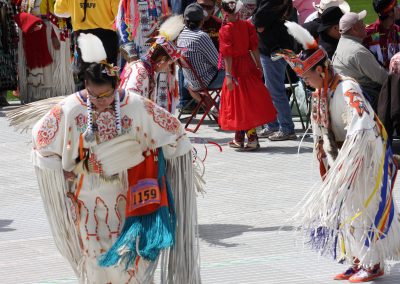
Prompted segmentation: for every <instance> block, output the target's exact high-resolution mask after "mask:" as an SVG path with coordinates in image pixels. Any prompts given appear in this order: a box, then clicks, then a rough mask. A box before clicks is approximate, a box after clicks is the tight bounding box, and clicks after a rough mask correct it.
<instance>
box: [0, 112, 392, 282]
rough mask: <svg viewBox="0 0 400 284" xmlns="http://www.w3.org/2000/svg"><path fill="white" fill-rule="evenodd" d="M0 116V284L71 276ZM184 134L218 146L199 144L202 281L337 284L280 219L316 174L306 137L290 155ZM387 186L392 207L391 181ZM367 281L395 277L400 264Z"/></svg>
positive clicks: (209, 131)
mask: <svg viewBox="0 0 400 284" xmlns="http://www.w3.org/2000/svg"><path fill="white" fill-rule="evenodd" d="M4 113H5V112H4V111H2V110H0V133H1V135H0V283H4V284H12V283H18V284H21V283H42V284H44V283H76V279H75V278H74V275H73V272H72V270H71V269H70V268H69V266H68V264H67V263H66V262H65V261H64V260H63V258H62V257H61V256H60V255H59V253H58V252H57V250H56V248H55V246H54V243H53V240H52V237H51V235H50V231H49V227H48V225H47V221H46V216H45V214H44V210H43V206H42V203H41V199H40V196H39V191H38V189H37V183H36V180H35V176H34V171H33V168H32V166H31V163H30V156H29V153H30V145H29V139H30V137H29V135H27V134H19V133H16V132H14V131H13V130H12V129H10V128H9V127H8V125H7V122H6V120H5V118H4V117H3V116H4ZM300 132H301V131H300V130H299V133H300ZM193 136H194V137H197V138H202V139H203V141H207V140H209V141H213V142H217V143H220V144H221V145H222V148H223V151H222V152H219V150H218V148H217V147H215V146H212V145H209V146H208V156H207V160H206V163H205V164H206V176H205V178H206V180H207V193H206V194H205V195H204V196H202V197H200V198H199V201H198V206H199V224H200V228H199V231H200V245H201V262H202V264H201V266H202V278H203V283H205V284H217V283H224V284H231V283H238V284H239V283H240V284H250V283H259V284H274V283H299V284H300V283H304V284H305V283H312V284H314V283H315V284H317V283H324V284H325V283H338V282H335V281H332V280H331V278H332V276H333V275H334V274H335V273H337V272H339V271H341V270H342V269H343V268H344V267H343V266H341V265H339V264H336V263H335V262H333V261H332V260H331V259H325V258H320V257H319V256H318V255H317V254H316V253H314V252H311V251H310V250H309V249H308V248H307V247H303V245H302V242H301V241H296V238H295V235H294V234H293V233H292V231H291V230H292V227H291V226H290V223H287V222H286V220H287V219H288V218H289V217H290V216H291V215H292V214H293V213H292V212H291V210H292V208H293V207H294V206H295V205H296V204H297V203H298V202H299V201H300V200H301V199H302V197H303V195H304V194H305V193H306V192H307V191H308V190H309V189H310V187H311V186H312V185H313V184H314V183H315V182H316V181H318V176H317V175H316V172H317V168H316V164H315V163H314V160H313V157H312V144H311V142H310V140H309V139H306V141H305V142H303V145H302V148H301V151H300V154H299V155H298V154H297V150H298V146H299V141H289V142H288V141H286V142H266V141H263V142H262V143H261V146H262V149H261V151H259V152H256V153H238V152H235V151H233V150H231V149H229V148H228V147H227V146H226V142H227V141H228V140H229V138H230V137H231V134H230V133H225V132H221V131H219V130H218V128H217V127H216V126H215V125H213V124H209V125H205V126H202V127H201V128H200V130H199V132H198V134H196V135H193ZM199 140H200V139H197V140H196V141H195V142H196V148H197V149H198V151H199V153H200V155H201V156H202V155H204V146H203V145H201V144H198V142H199ZM395 192H396V197H397V201H398V204H399V201H400V196H399V183H397V185H396V189H395ZM282 226H284V227H282ZM399 237H400V236H399ZM376 283H382V284H383V283H385V284H394V283H400V263H397V264H394V265H393V267H392V269H391V274H390V275H389V274H388V275H387V276H386V277H385V278H384V279H382V280H379V281H376Z"/></svg>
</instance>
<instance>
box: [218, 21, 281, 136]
mask: <svg viewBox="0 0 400 284" xmlns="http://www.w3.org/2000/svg"><path fill="white" fill-rule="evenodd" d="M219 46H220V52H221V54H222V56H223V57H232V70H231V74H232V76H233V77H235V78H236V79H237V81H238V83H239V84H238V85H236V84H235V83H234V84H233V85H234V89H233V90H232V91H229V90H228V88H227V86H226V79H225V81H224V84H223V86H222V94H221V105H220V117H219V123H220V126H221V128H222V129H224V130H249V129H252V128H254V127H257V126H261V125H263V124H266V123H268V122H271V121H274V120H275V117H276V110H275V108H274V106H273V104H272V100H271V96H270V94H269V92H268V90H267V88H266V87H265V85H264V83H263V81H262V77H261V76H262V74H261V72H260V71H259V70H258V69H257V67H256V64H255V63H254V61H253V59H252V57H251V55H250V52H249V50H254V49H256V48H257V46H258V38H257V34H256V30H255V28H254V26H253V25H252V24H251V23H250V22H247V21H243V20H238V21H236V22H229V23H227V24H226V25H224V26H223V27H222V28H221V29H220V31H219Z"/></svg>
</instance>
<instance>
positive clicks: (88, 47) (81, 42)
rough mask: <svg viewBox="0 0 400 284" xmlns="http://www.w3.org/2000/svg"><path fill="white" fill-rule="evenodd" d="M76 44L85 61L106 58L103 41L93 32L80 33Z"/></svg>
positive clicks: (89, 61)
mask: <svg viewBox="0 0 400 284" xmlns="http://www.w3.org/2000/svg"><path fill="white" fill-rule="evenodd" d="M78 46H79V48H80V50H81V53H82V60H83V61H84V62H86V63H99V62H100V61H102V60H106V59H107V53H106V50H105V49H104V46H103V43H102V42H101V40H100V39H99V38H98V37H97V36H95V35H94V34H84V33H81V34H80V35H79V37H78Z"/></svg>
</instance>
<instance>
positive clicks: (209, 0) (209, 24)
mask: <svg viewBox="0 0 400 284" xmlns="http://www.w3.org/2000/svg"><path fill="white" fill-rule="evenodd" d="M215 1H216V0H197V4H199V5H200V6H201V7H202V8H203V10H204V12H205V14H206V16H205V17H204V24H203V26H202V28H201V30H202V31H203V32H205V33H207V34H208V36H209V37H210V38H211V40H212V42H213V43H214V45H215V47H216V48H217V50H219V29H220V28H221V26H222V20H221V19H220V18H218V17H216V16H215V15H214V12H215Z"/></svg>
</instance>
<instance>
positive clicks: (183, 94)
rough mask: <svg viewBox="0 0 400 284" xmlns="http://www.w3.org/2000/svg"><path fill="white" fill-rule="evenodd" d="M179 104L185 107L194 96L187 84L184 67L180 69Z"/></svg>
mask: <svg viewBox="0 0 400 284" xmlns="http://www.w3.org/2000/svg"><path fill="white" fill-rule="evenodd" d="M178 88H179V106H180V107H184V106H185V105H186V104H188V103H189V102H190V101H191V100H192V96H191V95H190V93H189V90H188V89H187V88H186V85H185V78H184V77H183V71H182V68H179V69H178Z"/></svg>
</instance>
